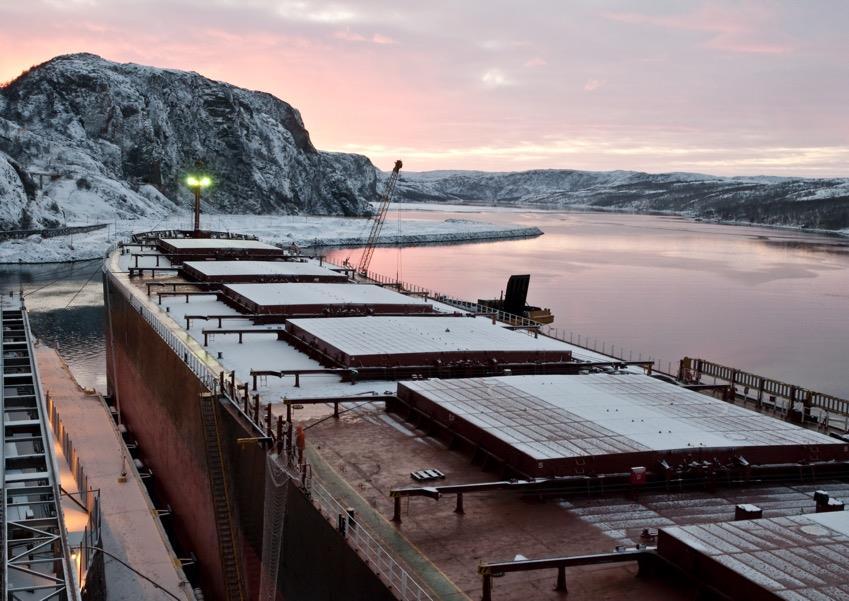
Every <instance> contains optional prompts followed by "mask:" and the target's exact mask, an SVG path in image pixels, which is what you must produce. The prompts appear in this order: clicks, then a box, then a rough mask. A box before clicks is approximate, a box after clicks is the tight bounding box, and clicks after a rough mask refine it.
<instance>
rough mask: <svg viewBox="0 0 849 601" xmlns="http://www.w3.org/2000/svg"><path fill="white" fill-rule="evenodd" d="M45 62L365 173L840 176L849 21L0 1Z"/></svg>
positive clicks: (732, 10)
mask: <svg viewBox="0 0 849 601" xmlns="http://www.w3.org/2000/svg"><path fill="white" fill-rule="evenodd" d="M0 23H2V27H0V81H6V80H9V79H12V78H14V77H15V76H16V75H17V74H18V73H20V72H21V71H22V70H23V69H25V68H27V67H29V66H30V65H33V64H36V63H39V62H42V61H44V60H47V59H49V58H51V57H53V56H55V55H57V54H64V53H69V52H81V51H87V52H94V53H96V54H99V55H101V56H103V57H104V58H108V59H111V60H116V61H122V62H123V61H132V62H138V63H143V64H149V65H156V66H161V67H169V68H177V69H188V70H194V71H198V72H199V73H202V74H204V75H207V76H209V77H212V78H215V79H221V80H225V81H228V82H230V83H233V84H236V85H240V86H243V87H247V88H253V89H258V90H263V91H267V92H271V93H273V94H275V95H276V96H278V97H280V98H282V99H284V100H286V101H288V102H290V103H292V104H293V105H294V106H296V107H297V108H299V109H300V110H301V113H302V115H303V117H304V120H305V122H306V125H307V128H308V129H309V130H310V133H311V134H312V137H313V141H314V143H315V144H316V146H318V147H319V148H321V149H324V150H342V151H349V152H361V153H364V154H367V155H368V156H370V157H371V158H372V160H373V161H374V162H375V163H376V164H377V165H378V166H379V167H381V168H383V169H388V168H391V165H392V162H393V161H394V160H395V159H396V158H402V159H404V163H405V168H408V169H409V170H416V171H418V170H427V169H485V170H518V169H531V168H547V167H551V168H574V169H595V170H606V169H639V170H645V171H652V172H660V171H700V172H708V173H717V174H776V175H803V176H811V177H815V176H847V175H849V110H847V107H849V64H847V60H846V59H847V57H849V42H847V36H846V33H845V31H844V27H845V25H846V24H847V23H849V3H846V2H844V1H843V0H821V1H818V2H794V1H786V2H780V1H770V0H760V1H757V2H755V1H751V2H749V1H746V0H737V1H723V0H717V1H673V0H670V1H665V2H660V1H656V2H653V1H649V0H644V1H641V2H633V1H625V0H621V1H607V0H584V1H577V0H571V1H566V0H558V1H550V2H514V1H511V0H466V1H464V2H456V1H450V0H444V1H439V0H432V1H430V2H403V1H402V2H399V1H398V0H395V1H394V2H385V1H379V0H361V1H357V2H344V1H343V2H319V1H306V0H305V1H290V0H169V1H166V0H27V1H26V2H23V1H18V0H0Z"/></svg>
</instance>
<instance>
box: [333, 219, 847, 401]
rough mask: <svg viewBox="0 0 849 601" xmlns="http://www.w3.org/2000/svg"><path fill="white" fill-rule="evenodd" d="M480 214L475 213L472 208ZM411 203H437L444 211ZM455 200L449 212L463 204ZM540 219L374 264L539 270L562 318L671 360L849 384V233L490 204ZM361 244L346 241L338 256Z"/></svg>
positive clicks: (534, 286)
mask: <svg viewBox="0 0 849 601" xmlns="http://www.w3.org/2000/svg"><path fill="white" fill-rule="evenodd" d="M464 215H465V216H468V214H467V213H466V214H464ZM412 216H431V217H432V216H433V213H422V214H417V213H415V212H413V213H411V217H412ZM454 216H456V215H454V214H444V215H441V217H444V218H448V217H454ZM475 218H476V219H484V220H488V221H493V222H511V223H519V224H523V225H539V226H540V227H541V228H542V229H543V230H544V231H545V235H544V236H542V237H540V238H536V239H528V240H515V241H506V242H492V243H481V244H466V245H460V246H452V247H414V248H405V249H402V250H400V251H399V250H398V249H393V248H379V249H378V250H377V252H376V253H375V256H374V260H373V262H372V269H373V270H375V271H377V272H379V273H383V274H386V275H390V276H393V277H394V276H395V274H396V273H400V275H401V279H402V280H406V281H410V282H415V283H418V284H420V285H423V286H426V287H428V288H432V289H436V290H439V291H442V292H446V293H449V294H453V295H457V296H461V297H464V298H479V297H484V296H497V295H498V293H499V291H500V290H502V289H503V288H504V286H505V284H506V280H507V277H508V276H509V275H510V274H512V273H531V274H532V277H531V292H530V299H529V300H530V301H531V302H532V303H533V304H536V305H542V306H547V307H551V309H552V311H553V312H554V314H555V317H556V322H555V324H554V325H555V326H557V327H559V328H563V329H566V330H569V331H572V332H574V333H575V334H576V335H577V334H578V333H580V334H581V335H582V337H583V336H586V335H589V336H590V337H591V338H592V339H597V340H598V341H599V344H601V341H605V342H606V344H607V348H609V347H610V344H614V345H615V346H616V347H617V348H623V347H624V348H626V349H633V350H634V352H635V355H634V356H635V357H636V356H638V354H639V353H640V352H642V353H643V355H644V356H645V355H647V354H651V355H653V356H654V357H657V358H659V359H660V360H661V361H662V362H663V364H664V365H666V364H667V363H669V362H673V363H674V362H676V361H677V360H678V359H679V358H681V357H682V356H684V355H689V356H701V357H704V358H706V359H711V360H714V361H718V362H724V363H727V364H730V365H734V366H736V367H738V368H740V369H746V370H750V371H754V372H756V373H762V374H764V375H766V376H770V377H775V378H779V379H782V380H785V381H789V382H792V383H796V384H799V385H802V386H808V387H811V388H814V389H818V390H822V391H824V392H831V393H833V394H839V395H841V396H844V397H849V375H847V374H846V372H845V369H844V362H845V359H844V356H845V353H846V350H847V348H849V320H846V319H845V315H846V309H847V304H846V298H847V292H848V291H849V253H846V252H845V251H846V247H847V243H846V241H845V240H841V239H835V238H833V237H828V236H817V235H810V234H802V233H799V234H797V233H795V232H787V231H782V230H773V229H766V228H753V227H738V226H723V225H717V224H711V223H694V222H692V221H688V220H684V219H681V218H678V217H658V216H643V215H612V214H592V213H561V212H558V213H540V212H526V213H521V212H509V213H506V212H488V213H486V214H480V215H476V216H475ZM349 254H350V255H351V256H352V260H356V259H358V258H359V253H358V251H349V250H339V251H333V252H330V253H329V257H330V258H331V259H336V260H341V259H342V258H344V257H345V256H348V255H349Z"/></svg>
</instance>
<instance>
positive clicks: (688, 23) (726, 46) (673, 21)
mask: <svg viewBox="0 0 849 601" xmlns="http://www.w3.org/2000/svg"><path fill="white" fill-rule="evenodd" d="M602 17H604V18H605V19H608V20H610V21H617V22H619V23H628V24H633V25H649V26H653V27H662V28H665V29H673V30H681V31H694V32H702V33H704V34H708V36H709V38H708V40H707V41H706V42H705V43H703V44H702V45H703V46H704V47H706V48H710V49H713V50H719V51H723V52H732V53H745V54H785V53H788V52H791V51H792V50H793V49H794V46H793V44H791V43H789V42H788V41H787V40H786V39H784V38H783V36H782V35H781V34H780V33H776V32H775V30H774V29H775V28H774V24H773V21H774V15H773V14H772V13H770V12H769V11H768V10H767V9H766V7H765V6H762V5H756V4H746V3H744V4H743V5H742V6H738V7H736V8H735V9H732V10H728V9H725V8H724V7H722V6H721V5H719V4H708V5H705V6H703V7H701V8H698V9H696V10H694V11H692V12H687V13H679V14H666V15H664V14H660V15H657V14H651V15H649V14H644V13H634V12H605V13H602ZM777 38H779V39H777Z"/></svg>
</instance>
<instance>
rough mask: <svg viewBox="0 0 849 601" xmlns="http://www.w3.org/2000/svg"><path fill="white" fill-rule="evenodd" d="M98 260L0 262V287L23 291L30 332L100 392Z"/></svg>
mask: <svg viewBox="0 0 849 601" xmlns="http://www.w3.org/2000/svg"><path fill="white" fill-rule="evenodd" d="M101 263H102V262H101V261H100V260H99V259H98V260H96V261H82V262H79V263H53V264H45V265H0V289H3V290H5V291H6V294H8V291H9V290H12V291H13V292H14V293H15V294H18V293H19V291H20V290H23V292H24V295H25V302H26V306H27V309H28V310H29V317H30V324H31V325H32V329H33V332H34V333H35V335H36V336H37V337H38V338H39V339H40V340H41V341H43V342H44V343H46V344H48V345H50V346H52V347H53V348H56V349H58V350H59V352H60V354H61V355H62V357H63V358H64V359H65V361H66V362H67V363H68V365H69V366H70V367H71V369H72V371H73V373H74V376H75V377H76V378H77V381H78V382H79V383H80V384H81V385H82V386H85V387H90V388H96V389H97V390H100V391H103V392H105V391H106V358H105V357H106V355H105V349H104V335H103V331H104V330H103V320H104V312H103V287H102V285H101V278H100V266H101Z"/></svg>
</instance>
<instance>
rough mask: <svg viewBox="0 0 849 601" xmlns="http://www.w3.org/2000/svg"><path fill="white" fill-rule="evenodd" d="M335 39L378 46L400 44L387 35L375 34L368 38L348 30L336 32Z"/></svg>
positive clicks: (334, 33)
mask: <svg viewBox="0 0 849 601" xmlns="http://www.w3.org/2000/svg"><path fill="white" fill-rule="evenodd" d="M333 37H334V38H336V39H337V40H343V41H345V42H368V43H371V44H378V45H387V44H397V43H398V42H396V41H395V40H393V39H392V38H390V37H389V36H386V35H383V34H380V33H375V34H373V35H371V36H370V37H368V36H364V35H362V34H359V33H356V32H353V31H351V30H349V29H346V30H343V31H334V32H333Z"/></svg>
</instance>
